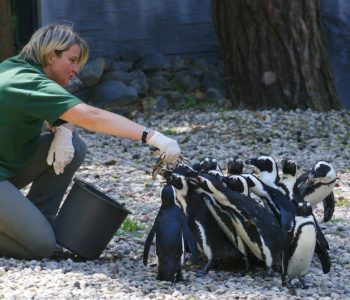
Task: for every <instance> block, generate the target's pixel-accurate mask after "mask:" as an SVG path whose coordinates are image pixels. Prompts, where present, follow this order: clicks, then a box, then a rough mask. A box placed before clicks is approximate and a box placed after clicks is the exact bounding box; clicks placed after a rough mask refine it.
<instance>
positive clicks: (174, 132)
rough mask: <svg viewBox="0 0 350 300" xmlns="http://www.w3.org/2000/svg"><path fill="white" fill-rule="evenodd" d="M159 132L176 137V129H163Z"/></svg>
mask: <svg viewBox="0 0 350 300" xmlns="http://www.w3.org/2000/svg"><path fill="white" fill-rule="evenodd" d="M160 132H161V133H163V134H164V135H176V134H177V129H176V127H173V128H164V129H161V130H160Z"/></svg>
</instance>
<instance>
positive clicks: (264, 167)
mask: <svg viewBox="0 0 350 300" xmlns="http://www.w3.org/2000/svg"><path fill="white" fill-rule="evenodd" d="M245 163H246V164H247V165H251V166H254V167H255V168H257V169H258V170H259V172H260V173H259V179H260V180H261V181H262V182H263V183H265V184H267V185H268V186H271V187H273V188H275V189H279V190H280V191H281V192H283V193H284V194H287V193H288V190H286V188H285V187H284V186H283V185H281V184H280V177H279V174H278V166H277V163H276V161H275V160H274V159H273V157H271V156H266V155H263V156H259V157H257V158H249V159H247V160H246V161H245Z"/></svg>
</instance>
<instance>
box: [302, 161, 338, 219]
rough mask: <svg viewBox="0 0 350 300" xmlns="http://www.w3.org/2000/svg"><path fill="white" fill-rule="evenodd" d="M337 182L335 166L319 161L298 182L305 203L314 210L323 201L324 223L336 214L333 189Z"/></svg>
mask: <svg viewBox="0 0 350 300" xmlns="http://www.w3.org/2000/svg"><path fill="white" fill-rule="evenodd" d="M336 180H337V176H336V172H335V170H334V168H333V166H332V165H331V164H330V163H328V162H326V161H318V162H317V163H316V164H314V166H313V167H312V169H311V170H310V171H308V172H305V173H303V174H302V175H301V176H299V177H298V178H297V180H296V185H297V186H298V187H299V190H300V192H301V194H302V197H303V198H304V199H305V201H307V202H309V203H310V204H311V206H312V207H313V208H315V207H316V206H317V204H318V203H320V202H321V201H322V202H323V207H324V216H323V221H324V222H328V221H329V220H330V219H331V218H332V216H333V213H334V208H335V198H334V194H333V188H334V186H335V183H336Z"/></svg>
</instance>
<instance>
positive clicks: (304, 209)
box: [296, 201, 312, 217]
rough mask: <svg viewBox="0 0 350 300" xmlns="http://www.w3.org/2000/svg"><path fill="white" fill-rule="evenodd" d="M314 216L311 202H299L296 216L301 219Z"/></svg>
mask: <svg viewBox="0 0 350 300" xmlns="http://www.w3.org/2000/svg"><path fill="white" fill-rule="evenodd" d="M311 214H312V207H311V204H310V203H309V202H306V201H302V202H299V203H298V205H297V208H296V215H297V216H301V217H307V216H310V215H311Z"/></svg>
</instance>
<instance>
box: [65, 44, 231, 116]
mask: <svg viewBox="0 0 350 300" xmlns="http://www.w3.org/2000/svg"><path fill="white" fill-rule="evenodd" d="M67 89H68V90H69V91H70V92H72V93H73V94H76V95H77V96H78V97H79V98H80V99H82V100H84V101H85V102H86V103H89V104H92V105H94V106H97V107H101V108H105V109H108V110H111V111H114V112H118V113H122V114H127V113H130V112H131V111H133V110H138V111H144V112H149V113H152V112H156V111H157V112H158V111H162V110H166V109H169V108H186V107H188V108H190V107H198V108H200V107H201V106H208V105H213V104H214V105H218V106H221V107H224V106H226V105H229V102H228V100H227V88H226V82H225V78H224V66H223V63H222V61H221V60H220V59H218V58H193V57H189V56H171V57H169V56H164V55H163V54H161V53H158V52H147V51H145V50H141V49H140V48H136V49H133V48H124V49H122V50H121V51H120V53H119V54H117V55H113V56H108V57H99V58H96V59H94V60H90V61H89V62H88V64H87V65H86V66H85V67H84V68H83V70H82V71H81V73H80V74H79V77H77V78H75V79H74V80H73V81H72V83H71V84H70V85H69V86H68V87H67Z"/></svg>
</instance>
